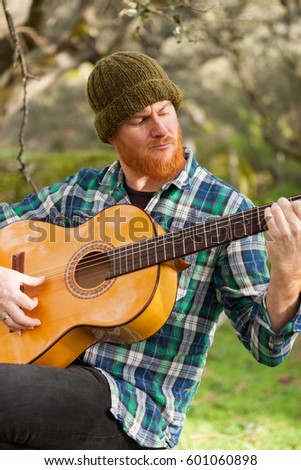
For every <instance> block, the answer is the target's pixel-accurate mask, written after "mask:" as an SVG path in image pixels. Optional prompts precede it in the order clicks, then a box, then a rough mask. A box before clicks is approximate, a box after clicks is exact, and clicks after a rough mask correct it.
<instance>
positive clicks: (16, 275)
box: [0, 267, 44, 334]
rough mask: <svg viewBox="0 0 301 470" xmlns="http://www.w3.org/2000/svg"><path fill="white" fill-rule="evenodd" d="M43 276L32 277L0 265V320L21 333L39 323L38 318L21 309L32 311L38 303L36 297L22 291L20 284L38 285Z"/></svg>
mask: <svg viewBox="0 0 301 470" xmlns="http://www.w3.org/2000/svg"><path fill="white" fill-rule="evenodd" d="M43 282H44V277H33V276H28V275H27V274H23V273H20V272H19V271H14V270H12V269H8V268H4V267H0V320H2V321H3V322H4V324H5V325H6V326H7V328H9V330H10V331H15V332H17V333H19V334H21V331H22V330H30V329H33V328H35V327H36V326H39V325H40V324H41V322H40V320H39V319H38V318H32V317H29V316H28V315H25V313H24V312H23V310H22V309H26V310H29V311H32V310H33V309H34V308H35V307H36V306H37V305H38V299H37V298H36V297H33V298H30V297H29V296H28V295H26V294H24V292H22V290H21V288H22V286H31V287H35V286H39V285H40V284H42V283H43Z"/></svg>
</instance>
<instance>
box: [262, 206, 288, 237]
mask: <svg viewBox="0 0 301 470" xmlns="http://www.w3.org/2000/svg"><path fill="white" fill-rule="evenodd" d="M265 219H266V222H267V226H268V231H269V232H270V233H273V234H274V235H277V234H279V233H280V232H283V231H286V230H287V220H286V218H285V216H284V213H283V210H282V209H281V207H280V205H279V204H278V203H277V202H273V204H272V205H271V206H270V207H267V208H266V209H265Z"/></svg>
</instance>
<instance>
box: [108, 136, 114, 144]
mask: <svg viewBox="0 0 301 470" xmlns="http://www.w3.org/2000/svg"><path fill="white" fill-rule="evenodd" d="M107 141H108V142H109V144H112V145H114V142H113V141H114V139H113V137H112V136H111V137H108V138H107Z"/></svg>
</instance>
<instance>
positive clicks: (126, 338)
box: [0, 205, 177, 367]
mask: <svg viewBox="0 0 301 470" xmlns="http://www.w3.org/2000/svg"><path fill="white" fill-rule="evenodd" d="M117 211H118V212H117ZM133 219H134V220H136V222H137V224H138V225H137V227H139V230H138V231H137V233H138V235H139V237H140V238H141V239H142V238H148V237H152V236H154V235H155V234H156V230H157V229H156V228H155V226H154V224H153V222H152V220H151V219H150V218H149V217H148V216H147V215H146V214H145V213H144V212H143V211H140V210H139V209H137V208H135V207H134V206H130V205H128V206H127V205H121V206H114V207H112V208H110V209H107V210H105V211H103V212H101V213H99V214H97V215H96V216H95V217H94V218H92V219H90V220H89V221H88V222H86V223H84V224H82V225H80V226H79V227H77V228H75V229H64V228H62V227H59V226H56V225H52V224H47V223H44V222H38V221H21V222H17V223H15V224H12V225H9V226H7V227H5V228H4V229H2V230H0V243H1V245H0V246H1V247H5V250H3V253H1V255H0V264H1V265H2V266H5V267H9V268H11V267H12V257H13V255H15V254H18V253H20V252H21V253H23V255H24V272H25V273H26V274H29V275H34V276H39V275H45V282H44V283H43V284H42V285H41V286H39V287H36V288H26V287H25V293H27V294H28V295H30V296H37V297H38V298H39V305H38V306H37V307H36V308H35V309H34V311H33V312H27V311H26V312H25V313H26V314H27V315H29V316H35V317H37V318H40V319H41V322H42V324H41V326H39V327H36V328H35V329H34V330H29V331H24V332H22V334H21V336H19V335H17V334H16V333H10V332H9V331H8V329H7V328H6V327H5V325H3V324H0V361H1V362H8V363H38V364H44V365H53V366H57V367H65V366H67V365H68V364H69V363H70V362H72V361H73V360H74V359H75V358H76V357H77V356H78V355H79V354H80V353H81V352H83V351H84V350H85V349H86V348H87V347H89V346H90V345H91V344H93V343H95V342H97V341H113V342H118V343H124V342H135V341H141V340H143V339H146V338H147V337H149V336H151V335H152V334H154V333H155V332H156V331H158V329H159V328H160V327H161V326H162V325H163V324H164V323H165V322H166V321H167V319H168V316H169V314H170V312H171V311H172V308H173V305H174V302H175V298H176V291H177V272H176V270H175V269H174V267H173V266H172V265H171V264H170V263H161V264H158V265H155V266H151V267H147V268H144V269H141V270H139V271H134V272H131V273H128V274H124V275H122V276H119V277H116V278H111V279H105V278H104V276H103V277H101V275H99V272H97V271H96V270H95V269H94V268H93V267H89V278H88V279H89V281H88V282H86V281H85V282H83V281H82V279H81V275H80V270H81V268H82V267H83V266H85V264H87V263H89V262H90V260H91V253H92V255H93V254H94V253H96V252H97V253H102V252H105V251H106V250H110V249H112V247H113V248H114V247H119V246H122V245H125V244H128V243H131V242H132V241H133V236H134V234H133ZM116 220H118V221H119V223H118V227H117V228H116ZM158 233H164V231H163V230H162V229H161V228H158ZM105 267H107V266H105ZM105 272H106V271H105Z"/></svg>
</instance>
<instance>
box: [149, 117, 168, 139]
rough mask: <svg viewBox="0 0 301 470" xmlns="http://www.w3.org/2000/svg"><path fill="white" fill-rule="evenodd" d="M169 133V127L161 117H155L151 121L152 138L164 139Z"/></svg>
mask: <svg viewBox="0 0 301 470" xmlns="http://www.w3.org/2000/svg"><path fill="white" fill-rule="evenodd" d="M167 133H168V127H167V126H166V124H165V123H164V120H163V119H162V118H160V117H159V116H153V117H152V120H151V135H152V137H163V136H165V135H166V134H167Z"/></svg>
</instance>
